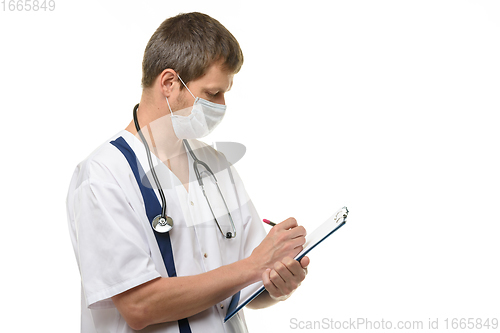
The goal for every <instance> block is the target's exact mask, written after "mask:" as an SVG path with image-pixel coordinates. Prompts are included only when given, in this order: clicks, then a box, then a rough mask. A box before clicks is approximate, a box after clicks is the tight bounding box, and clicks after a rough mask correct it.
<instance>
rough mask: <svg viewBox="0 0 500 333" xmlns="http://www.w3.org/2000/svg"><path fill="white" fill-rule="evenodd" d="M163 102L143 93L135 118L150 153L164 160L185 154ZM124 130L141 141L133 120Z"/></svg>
mask: <svg viewBox="0 0 500 333" xmlns="http://www.w3.org/2000/svg"><path fill="white" fill-rule="evenodd" d="M163 104H166V103H163ZM163 104H160V103H159V101H155V100H153V99H151V98H148V96H147V95H145V94H144V93H143V95H142V97H141V101H140V103H139V108H138V109H137V120H138V122H139V126H140V128H141V133H142V135H143V136H144V138H145V139H146V142H147V143H148V145H149V149H150V150H151V153H152V154H155V155H156V156H157V157H158V158H159V159H160V160H162V161H163V162H166V161H167V160H169V159H172V158H174V157H176V156H179V155H182V154H185V149H184V144H183V142H182V140H181V139H179V138H177V136H176V135H175V133H174V129H173V127H172V120H171V118H170V111H169V110H168V108H167V110H166V112H165V109H164V107H163ZM126 130H127V131H129V132H130V133H132V134H134V135H135V136H136V137H137V138H138V139H139V140H140V141H141V142H142V139H141V137H140V136H139V134H138V133H137V130H136V127H135V124H134V120H132V121H131V122H130V124H129V125H128V126H127V128H126Z"/></svg>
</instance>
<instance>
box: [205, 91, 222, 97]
mask: <svg viewBox="0 0 500 333" xmlns="http://www.w3.org/2000/svg"><path fill="white" fill-rule="evenodd" d="M218 94H219V92H216V93H215V94H213V93H210V92H208V91H207V95H208V96H210V97H212V98H214V97H215V96H217V95H218Z"/></svg>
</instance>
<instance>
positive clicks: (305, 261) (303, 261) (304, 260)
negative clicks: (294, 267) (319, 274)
mask: <svg viewBox="0 0 500 333" xmlns="http://www.w3.org/2000/svg"><path fill="white" fill-rule="evenodd" d="M310 262H311V261H310V260H309V257H307V256H305V257H303V258H302V259H300V265H301V266H302V268H306V267H307V266H309V263H310Z"/></svg>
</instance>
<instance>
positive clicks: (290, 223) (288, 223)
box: [274, 217, 298, 230]
mask: <svg viewBox="0 0 500 333" xmlns="http://www.w3.org/2000/svg"><path fill="white" fill-rule="evenodd" d="M296 226H298V224H297V220H296V219H294V218H293V217H289V218H287V219H286V220H285V221H283V222H281V223H278V224H277V225H276V226H274V228H276V227H278V228H279V229H283V230H288V229H290V228H295V227H296Z"/></svg>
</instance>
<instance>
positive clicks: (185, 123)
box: [166, 75, 226, 139]
mask: <svg viewBox="0 0 500 333" xmlns="http://www.w3.org/2000/svg"><path fill="white" fill-rule="evenodd" d="M177 77H178V78H179V80H180V81H181V82H182V84H183V85H184V87H186V89H187V91H189V93H190V94H191V96H193V98H194V104H193V109H192V110H191V114H190V115H189V116H179V115H174V114H173V112H172V109H171V108H170V103H169V102H168V98H167V99H166V100H167V104H168V109H169V110H170V114H171V115H170V118H171V119H172V126H173V127H174V132H175V135H176V136H177V137H178V138H179V139H198V138H202V137H204V136H207V135H208V134H210V133H211V132H212V131H213V130H214V128H215V127H217V125H219V123H220V122H221V121H222V118H224V114H225V113H226V106H225V105H222V104H217V103H212V102H209V101H207V100H205V99H202V98H199V97H195V96H194V95H193V93H192V92H191V91H190V90H189V88H188V87H187V86H186V84H185V83H184V81H182V79H181V77H180V76H179V75H177Z"/></svg>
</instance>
